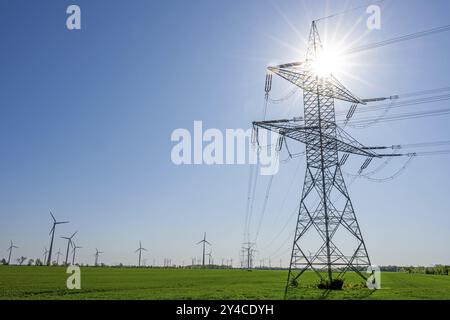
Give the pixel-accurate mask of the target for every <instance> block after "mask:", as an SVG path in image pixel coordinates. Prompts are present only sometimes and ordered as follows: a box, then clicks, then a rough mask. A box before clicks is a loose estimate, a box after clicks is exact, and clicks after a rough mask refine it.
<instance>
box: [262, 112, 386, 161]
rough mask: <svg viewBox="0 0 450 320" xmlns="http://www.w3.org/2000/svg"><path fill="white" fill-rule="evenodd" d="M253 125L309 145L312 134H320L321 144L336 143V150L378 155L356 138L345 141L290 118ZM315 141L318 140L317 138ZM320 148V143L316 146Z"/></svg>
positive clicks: (370, 155) (372, 155) (362, 154)
mask: <svg viewBox="0 0 450 320" xmlns="http://www.w3.org/2000/svg"><path fill="white" fill-rule="evenodd" d="M253 126H256V127H260V128H263V129H266V130H269V131H272V132H276V133H278V134H280V135H282V136H285V137H288V138H291V139H293V140H296V141H299V142H302V143H305V144H306V143H308V144H310V145H314V144H313V143H311V137H312V136H322V144H323V145H330V146H331V145H336V147H337V150H338V151H341V152H346V153H352V154H357V155H361V156H365V157H379V156H378V155H377V154H376V153H374V152H372V151H370V150H365V149H363V145H361V144H360V143H357V142H356V140H353V141H352V140H350V139H347V138H345V139H346V140H347V141H344V140H340V139H338V138H335V137H332V136H330V135H327V134H325V133H323V131H322V132H321V131H320V130H319V128H318V127H314V126H312V127H306V126H301V125H298V122H297V121H291V120H282V121H280V120H276V121H260V122H253ZM317 141H320V140H318V139H317ZM316 147H317V148H320V145H317V146H316Z"/></svg>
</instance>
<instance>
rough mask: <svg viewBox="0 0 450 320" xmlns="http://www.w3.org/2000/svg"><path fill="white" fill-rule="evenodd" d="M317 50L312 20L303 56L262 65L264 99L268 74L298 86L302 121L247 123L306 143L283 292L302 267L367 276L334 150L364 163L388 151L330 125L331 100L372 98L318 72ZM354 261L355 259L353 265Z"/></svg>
mask: <svg viewBox="0 0 450 320" xmlns="http://www.w3.org/2000/svg"><path fill="white" fill-rule="evenodd" d="M322 51H323V48H322V44H321V41H320V37H319V33H318V31H317V27H316V24H315V22H313V23H312V27H311V31H310V35H309V42H308V49H307V55H306V60H305V61H304V62H293V63H287V64H282V65H278V66H274V67H268V75H267V77H266V98H267V92H268V91H270V87H271V80H272V74H273V73H274V74H277V75H278V76H280V77H282V78H284V79H285V80H287V81H289V82H291V83H292V84H294V85H296V86H297V87H299V88H301V89H303V104H304V118H303V123H302V122H299V120H298V119H296V118H294V119H293V120H274V121H260V122H253V127H254V129H255V130H256V131H257V130H258V128H263V129H266V130H271V131H274V132H276V133H278V134H279V135H280V141H279V147H281V146H282V144H283V141H285V139H286V138H290V139H293V140H296V141H298V142H302V143H304V144H305V145H306V174H305V180H304V185H303V192H302V194H301V199H300V208H299V212H298V220H297V225H296V230H295V237H294V241H293V245H292V252H291V259H290V264H289V272H288V278H287V282H286V289H285V294H286V293H287V290H288V288H289V286H290V285H295V284H296V283H297V279H299V277H300V276H301V275H302V274H303V273H304V272H305V271H306V270H312V271H314V272H315V274H317V276H318V277H319V278H320V279H321V280H325V279H328V280H329V281H330V282H331V281H332V280H333V278H340V277H342V276H343V275H344V274H345V272H347V271H348V270H352V271H354V272H356V273H357V274H359V275H360V276H361V277H363V278H364V279H366V278H367V277H366V275H365V274H363V272H362V270H364V269H366V268H368V267H370V265H371V264H370V259H369V255H368V253H367V249H366V244H365V242H364V239H363V237H362V234H361V230H360V228H359V225H358V221H357V219H356V216H355V212H354V209H353V204H352V201H351V200H350V196H349V194H348V191H347V187H346V185H345V182H344V178H343V175H342V172H341V164H342V163H340V161H339V152H341V153H344V155H345V160H346V158H347V157H348V154H356V155H360V156H365V157H367V160H366V162H365V163H367V165H368V162H370V159H372V158H374V157H376V158H379V157H382V156H393V155H380V154H376V153H374V152H373V151H372V150H373V149H376V147H373V148H371V147H365V146H363V145H362V144H360V143H359V142H357V141H356V140H355V139H353V138H352V137H351V136H350V135H349V134H347V133H346V132H345V131H344V130H343V129H341V128H340V127H338V126H337V125H336V119H335V110H334V99H338V100H343V101H347V102H351V103H352V104H366V103H367V102H371V101H373V99H365V100H362V99H359V98H357V97H356V96H355V95H353V94H352V93H351V92H350V91H349V90H347V89H346V88H345V87H344V86H343V85H342V84H341V83H340V82H339V81H338V80H337V79H336V78H335V77H334V76H333V75H332V74H328V75H326V76H323V75H319V74H318V73H317V70H315V65H314V64H315V63H316V62H317V60H318V59H317V58H318V57H320V54H321V53H322ZM256 136H257V132H256ZM343 162H344V161H343ZM367 165H366V166H367ZM341 233H344V236H346V239H347V240H348V238H350V240H352V241H353V243H356V245H355V244H352V245H351V246H350V247H351V248H352V249H350V250H344V247H345V245H346V244H347V243H346V242H345V241H344V242H343V243H340V241H342V239H341V237H340V236H341ZM345 233H347V234H346V235H345ZM337 234H339V237H337V236H336V235H337ZM310 237H313V238H310ZM307 248H308V249H312V250H314V252H313V254H312V255H308V254H306V250H307ZM355 248H356V249H355ZM344 251H346V252H344ZM355 261H358V265H357V266H356V264H355Z"/></svg>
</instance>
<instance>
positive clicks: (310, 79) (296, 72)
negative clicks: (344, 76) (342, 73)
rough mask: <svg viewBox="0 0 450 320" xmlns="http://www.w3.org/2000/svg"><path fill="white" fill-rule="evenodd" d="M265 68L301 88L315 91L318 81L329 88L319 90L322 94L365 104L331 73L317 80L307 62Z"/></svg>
mask: <svg viewBox="0 0 450 320" xmlns="http://www.w3.org/2000/svg"><path fill="white" fill-rule="evenodd" d="M267 69H268V70H269V72H272V73H275V74H276V75H278V76H280V77H281V78H283V79H285V80H287V81H289V82H290V83H292V84H294V85H295V86H297V87H299V88H301V89H303V90H306V91H309V92H316V91H317V86H316V83H317V82H318V83H319V84H320V86H322V87H323V88H329V89H327V90H324V91H323V92H321V94H322V95H323V96H327V97H330V98H335V99H338V100H343V101H348V102H351V103H357V104H366V102H364V101H363V100H361V99H359V98H358V97H356V96H355V95H354V94H353V93H351V92H350V91H349V90H348V89H346V88H345V87H344V85H342V84H341V83H340V82H339V81H338V80H337V79H336V78H335V77H334V76H333V75H330V76H327V77H324V78H320V79H319V80H318V81H317V79H316V76H314V73H313V72H311V66H310V65H309V63H302V62H293V63H286V64H281V65H278V66H273V67H268V68H267Z"/></svg>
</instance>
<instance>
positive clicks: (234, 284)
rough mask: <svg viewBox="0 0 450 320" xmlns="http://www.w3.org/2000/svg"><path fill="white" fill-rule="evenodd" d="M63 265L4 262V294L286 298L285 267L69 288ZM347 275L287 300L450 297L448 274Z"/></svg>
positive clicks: (309, 280) (158, 272) (96, 280)
mask: <svg viewBox="0 0 450 320" xmlns="http://www.w3.org/2000/svg"><path fill="white" fill-rule="evenodd" d="M68 276H69V275H68V274H66V273H65V268H63V267H28V266H23V267H17V266H0V299H220V300H225V299H283V295H284V283H285V280H286V276H287V274H286V271H276V270H274V271H268V270H260V271H258V270H254V271H252V272H248V271H244V270H189V269H126V268H122V269H120V268H92V267H85V268H82V269H81V287H82V289H81V290H68V289H67V288H66V279H67V277H68ZM360 282H361V281H360V280H359V277H358V276H357V275H356V274H351V273H349V274H347V275H346V282H345V283H346V284H345V287H344V289H343V290H339V291H330V292H326V291H324V290H320V289H317V288H316V284H317V283H318V281H317V277H316V275H314V274H313V273H305V274H304V277H302V282H301V283H300V287H299V288H296V289H291V290H290V293H289V295H288V299H450V276H436V275H425V274H407V273H390V272H384V273H382V275H381V289H380V290H377V291H371V290H368V289H366V288H361V286H360V285H358V284H359V283H360Z"/></svg>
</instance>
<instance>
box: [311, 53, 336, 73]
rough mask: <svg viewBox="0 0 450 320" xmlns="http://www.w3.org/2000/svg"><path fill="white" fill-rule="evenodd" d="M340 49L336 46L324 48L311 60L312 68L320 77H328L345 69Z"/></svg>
mask: <svg viewBox="0 0 450 320" xmlns="http://www.w3.org/2000/svg"><path fill="white" fill-rule="evenodd" d="M339 52H340V51H339V50H336V49H334V48H327V49H323V50H322V51H321V52H320V53H319V54H318V55H317V57H316V58H315V59H314V60H313V61H312V62H311V68H312V71H313V73H314V74H315V75H317V76H318V77H319V78H327V77H329V76H330V75H332V74H336V73H341V72H342V71H343V67H344V63H343V58H342V56H341V55H340V54H339Z"/></svg>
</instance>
